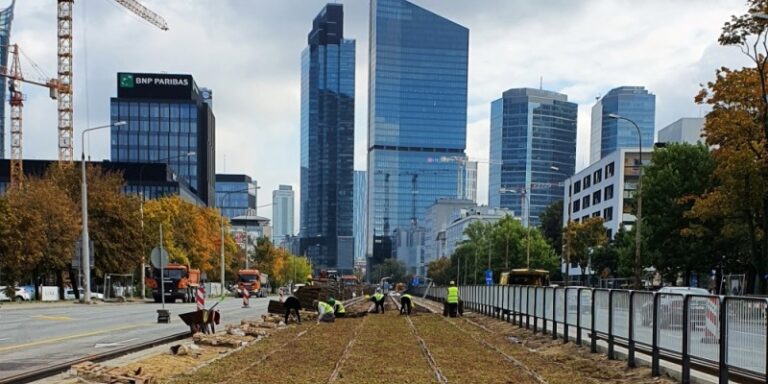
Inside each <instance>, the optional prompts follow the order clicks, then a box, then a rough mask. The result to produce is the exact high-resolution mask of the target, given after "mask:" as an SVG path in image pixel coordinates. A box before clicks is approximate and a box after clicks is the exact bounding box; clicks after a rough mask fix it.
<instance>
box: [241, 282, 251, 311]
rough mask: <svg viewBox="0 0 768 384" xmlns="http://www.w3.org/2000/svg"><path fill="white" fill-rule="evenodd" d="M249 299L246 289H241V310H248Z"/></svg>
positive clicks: (249, 294)
mask: <svg viewBox="0 0 768 384" xmlns="http://www.w3.org/2000/svg"><path fill="white" fill-rule="evenodd" d="M250 299H251V293H250V292H248V289H247V288H245V287H243V308H249V307H248V301H250Z"/></svg>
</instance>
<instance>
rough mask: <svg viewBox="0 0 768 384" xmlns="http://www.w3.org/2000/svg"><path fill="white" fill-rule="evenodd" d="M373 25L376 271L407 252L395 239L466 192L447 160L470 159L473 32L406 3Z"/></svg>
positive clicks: (390, 7)
mask: <svg viewBox="0 0 768 384" xmlns="http://www.w3.org/2000/svg"><path fill="white" fill-rule="evenodd" d="M370 20H371V23H370V60H369V97H368V102H369V105H368V110H369V115H368V119H369V120H368V191H367V193H368V198H367V199H368V204H367V209H368V216H367V221H368V225H367V228H366V231H367V242H366V243H367V244H366V246H367V248H368V249H367V254H368V255H370V256H371V257H372V260H371V262H370V263H369V267H372V266H373V265H375V264H377V263H379V262H381V261H382V260H383V259H384V258H388V257H391V256H393V253H392V251H393V250H397V252H400V251H399V250H398V245H397V244H395V243H402V242H395V243H393V241H394V240H393V238H392V237H393V236H394V234H395V233H419V232H421V231H420V230H419V228H421V227H422V226H421V224H420V223H419V222H420V221H422V220H423V216H424V213H425V211H426V209H427V207H429V206H430V205H432V204H434V203H435V201H436V200H437V199H439V198H443V197H456V196H457V191H458V190H461V189H463V188H462V187H463V186H460V185H459V182H460V180H459V174H458V172H459V168H458V167H459V164H458V163H456V162H443V161H440V159H443V158H456V157H459V158H464V157H465V155H464V149H465V148H466V134H467V129H466V126H467V66H468V47H469V30H468V29H467V28H465V27H463V26H461V25H458V24H456V23H454V22H452V21H450V20H448V19H445V18H443V17H441V16H439V15H436V14H434V13H432V12H430V11H428V10H426V9H424V8H421V7H418V6H416V5H415V4H412V3H410V2H408V1H405V0H372V1H371V18H370ZM410 253H413V252H410ZM398 258H399V257H398ZM408 267H413V266H408ZM415 267H419V266H418V265H416V266H415Z"/></svg>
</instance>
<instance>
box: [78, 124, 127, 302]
mask: <svg viewBox="0 0 768 384" xmlns="http://www.w3.org/2000/svg"><path fill="white" fill-rule="evenodd" d="M125 124H126V122H125V121H118V122H116V123H114V124H109V125H102V126H98V127H93V128H88V129H84V130H83V132H82V133H81V135H80V145H81V147H82V148H81V149H82V152H81V156H80V170H81V176H82V185H81V190H80V194H81V196H80V198H81V199H82V203H81V205H82V209H83V219H82V221H83V238H82V241H81V244H80V245H81V246H82V252H81V253H82V257H83V260H82V263H81V265H82V266H83V280H84V282H83V291H84V292H83V294H84V295H83V302H84V303H90V302H91V255H90V244H91V240H90V237H89V236H88V181H87V179H86V176H85V134H86V133H88V132H91V131H95V130H97V129H105V128H111V127H119V126H121V125H125Z"/></svg>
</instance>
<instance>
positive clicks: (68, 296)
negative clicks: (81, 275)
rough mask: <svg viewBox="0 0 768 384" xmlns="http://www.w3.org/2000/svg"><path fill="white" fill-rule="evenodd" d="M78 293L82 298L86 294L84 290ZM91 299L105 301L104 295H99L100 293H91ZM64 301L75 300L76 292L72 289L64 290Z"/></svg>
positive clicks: (80, 289)
mask: <svg viewBox="0 0 768 384" xmlns="http://www.w3.org/2000/svg"><path fill="white" fill-rule="evenodd" d="M78 291H79V292H80V297H81V298H82V297H83V295H84V294H85V291H84V290H83V289H82V288H79V289H78ZM91 298H92V299H96V300H104V294H103V293H98V292H91ZM64 300H75V290H74V289H72V288H67V289H65V290H64Z"/></svg>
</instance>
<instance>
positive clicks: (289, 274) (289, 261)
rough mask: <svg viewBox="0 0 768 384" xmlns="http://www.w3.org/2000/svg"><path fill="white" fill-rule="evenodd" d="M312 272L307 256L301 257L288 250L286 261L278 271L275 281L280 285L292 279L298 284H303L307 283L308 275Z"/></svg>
mask: <svg viewBox="0 0 768 384" xmlns="http://www.w3.org/2000/svg"><path fill="white" fill-rule="evenodd" d="M310 273H312V266H311V265H310V264H309V260H307V258H306V257H299V256H295V255H291V254H287V252H286V257H285V263H283V264H282V268H280V270H279V271H277V274H276V275H275V282H276V283H277V285H278V286H283V285H286V284H288V282H291V281H292V282H294V283H296V284H303V283H306V281H307V275H309V274H310Z"/></svg>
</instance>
